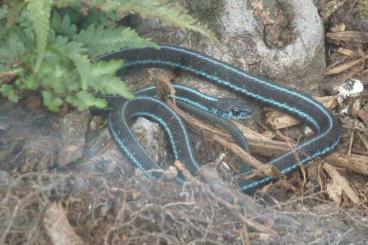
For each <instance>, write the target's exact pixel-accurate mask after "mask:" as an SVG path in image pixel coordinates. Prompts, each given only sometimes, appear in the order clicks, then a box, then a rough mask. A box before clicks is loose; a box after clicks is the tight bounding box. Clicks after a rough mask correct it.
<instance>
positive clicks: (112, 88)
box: [90, 60, 134, 99]
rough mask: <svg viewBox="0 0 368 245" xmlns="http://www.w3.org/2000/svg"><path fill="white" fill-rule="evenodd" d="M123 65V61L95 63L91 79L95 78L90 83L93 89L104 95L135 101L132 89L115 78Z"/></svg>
mask: <svg viewBox="0 0 368 245" xmlns="http://www.w3.org/2000/svg"><path fill="white" fill-rule="evenodd" d="M122 65H123V62H122V61H121V60H111V61H99V62H96V63H94V64H93V65H92V67H91V77H93V78H94V79H93V80H92V81H90V85H91V87H93V88H94V89H95V90H96V91H97V92H100V93H102V94H109V95H119V96H123V97H124V98H127V99H133V98H134V95H133V94H132V92H131V91H130V89H129V88H128V87H127V86H126V85H125V83H123V82H122V81H121V80H120V78H119V77H117V76H115V74H116V72H117V71H118V70H119V69H120V68H121V67H122Z"/></svg>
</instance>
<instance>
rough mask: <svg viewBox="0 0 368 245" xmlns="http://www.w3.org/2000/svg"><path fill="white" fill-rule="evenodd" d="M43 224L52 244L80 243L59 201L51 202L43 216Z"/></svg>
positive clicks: (77, 244) (75, 244)
mask: <svg viewBox="0 0 368 245" xmlns="http://www.w3.org/2000/svg"><path fill="white" fill-rule="evenodd" d="M43 226H44V228H45V230H46V233H47V235H48V236H49V237H50V239H51V241H52V243H53V244H54V245H82V244H84V243H83V242H82V240H81V239H80V238H79V237H78V236H77V234H76V233H75V232H74V230H73V228H72V227H71V225H70V224H69V221H68V219H67V217H66V213H65V211H64V208H63V207H62V206H61V204H60V203H51V204H50V205H49V206H48V207H47V209H46V211H45V213H44V217H43Z"/></svg>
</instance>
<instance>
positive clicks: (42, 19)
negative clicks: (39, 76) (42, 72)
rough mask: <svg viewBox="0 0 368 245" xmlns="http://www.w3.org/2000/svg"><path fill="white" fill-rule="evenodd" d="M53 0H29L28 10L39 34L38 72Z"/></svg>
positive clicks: (36, 65) (35, 69)
mask: <svg viewBox="0 0 368 245" xmlns="http://www.w3.org/2000/svg"><path fill="white" fill-rule="evenodd" d="M51 5H52V0H29V2H28V5H27V7H28V10H29V12H30V13H31V16H30V17H31V19H32V22H33V27H34V30H35V33H36V36H37V59H36V64H35V67H34V72H35V73H37V72H38V70H39V68H40V65H41V63H42V59H43V56H44V54H45V50H46V45H47V35H48V33H49V22H50V12H51Z"/></svg>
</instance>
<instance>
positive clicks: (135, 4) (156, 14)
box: [96, 0, 218, 42]
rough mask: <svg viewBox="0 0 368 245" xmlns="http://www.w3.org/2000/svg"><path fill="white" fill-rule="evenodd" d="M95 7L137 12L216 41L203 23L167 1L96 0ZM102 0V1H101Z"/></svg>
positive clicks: (120, 11) (121, 11) (122, 11)
mask: <svg viewBox="0 0 368 245" xmlns="http://www.w3.org/2000/svg"><path fill="white" fill-rule="evenodd" d="M97 2H100V3H99V4H96V7H98V8H100V9H102V10H104V11H107V12H108V11H117V12H118V13H119V14H120V15H122V16H124V15H126V14H128V13H132V12H133V13H137V14H139V15H140V16H141V17H142V18H149V19H159V20H162V21H163V22H164V23H166V24H169V25H173V26H177V27H181V28H185V29H187V30H191V31H195V32H198V33H201V34H202V35H204V36H206V37H207V38H209V39H210V40H212V41H214V42H218V39H217V38H216V36H215V34H214V33H213V32H211V31H210V30H208V28H207V27H206V26H205V25H201V24H199V23H198V22H197V21H196V20H195V19H194V18H193V17H191V16H190V15H188V14H186V13H185V11H184V9H182V8H179V7H178V6H173V5H172V4H171V3H170V2H169V1H163V0H116V1H108V0H105V1H97ZM101 2H102V3H101Z"/></svg>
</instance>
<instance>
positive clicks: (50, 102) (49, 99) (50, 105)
mask: <svg viewBox="0 0 368 245" xmlns="http://www.w3.org/2000/svg"><path fill="white" fill-rule="evenodd" d="M41 94H42V98H43V103H44V104H45V106H46V107H47V109H49V110H50V111H52V112H58V111H59V110H60V107H61V105H62V104H63V101H62V100H61V99H60V98H58V97H55V96H54V95H53V94H51V93H50V92H49V91H46V90H44V91H42V92H41Z"/></svg>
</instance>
